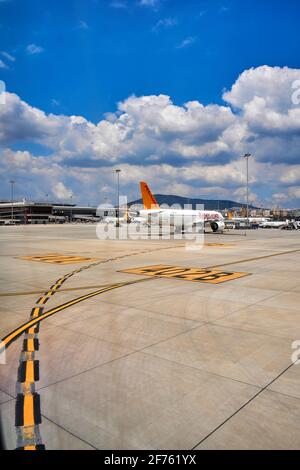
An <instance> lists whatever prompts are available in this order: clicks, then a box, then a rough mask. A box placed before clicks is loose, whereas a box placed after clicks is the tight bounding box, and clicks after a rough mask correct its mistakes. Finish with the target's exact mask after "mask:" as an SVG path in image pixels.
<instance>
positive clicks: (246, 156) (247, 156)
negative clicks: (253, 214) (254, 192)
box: [244, 153, 252, 228]
mask: <svg viewBox="0 0 300 470" xmlns="http://www.w3.org/2000/svg"><path fill="white" fill-rule="evenodd" d="M250 157H252V155H251V153H246V154H245V155H244V158H246V162H247V164H246V167H247V228H249V158H250Z"/></svg>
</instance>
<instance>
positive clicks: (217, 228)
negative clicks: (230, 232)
mask: <svg viewBox="0 0 300 470" xmlns="http://www.w3.org/2000/svg"><path fill="white" fill-rule="evenodd" d="M210 226H211V229H212V231H213V232H223V230H224V228H225V224H224V222H223V221H222V220H218V221H214V222H211V224H210Z"/></svg>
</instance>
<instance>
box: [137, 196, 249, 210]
mask: <svg viewBox="0 0 300 470" xmlns="http://www.w3.org/2000/svg"><path fill="white" fill-rule="evenodd" d="M154 197H155V199H156V200H157V202H158V204H160V205H161V204H167V205H168V206H172V205H173V204H179V205H180V206H181V207H183V206H184V205H185V204H190V205H191V206H192V208H193V209H196V205H197V204H203V205H204V209H206V210H225V209H233V208H241V207H246V204H245V203H244V204H243V203H240V202H236V201H232V200H230V199H220V200H218V199H202V198H188V197H184V196H176V195H171V194H170V195H167V194H154ZM135 204H142V199H136V200H134V201H132V202H130V203H129V206H133V205H135ZM249 209H258V207H255V206H252V205H251V204H249Z"/></svg>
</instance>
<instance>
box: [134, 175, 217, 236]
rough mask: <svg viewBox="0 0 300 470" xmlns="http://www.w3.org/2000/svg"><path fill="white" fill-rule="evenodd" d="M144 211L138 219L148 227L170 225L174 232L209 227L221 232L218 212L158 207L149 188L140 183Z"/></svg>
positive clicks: (142, 182)
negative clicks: (143, 221)
mask: <svg viewBox="0 0 300 470" xmlns="http://www.w3.org/2000/svg"><path fill="white" fill-rule="evenodd" d="M140 188H141V193H142V199H143V205H144V209H142V210H140V211H139V214H138V216H139V218H141V219H144V220H145V221H146V222H147V224H148V225H161V226H162V225H164V224H170V225H171V226H172V227H174V229H175V231H176V232H178V231H183V230H184V229H186V228H191V227H198V228H199V229H203V228H204V227H205V226H207V225H210V227H211V229H212V230H213V232H218V231H221V232H222V231H223V230H224V228H225V223H224V218H223V216H222V214H221V213H220V212H217V211H206V210H192V209H172V208H170V209H164V208H161V207H160V206H159V204H158V203H157V201H156V199H155V197H154V196H153V194H152V192H151V191H150V188H149V186H148V185H147V183H145V182H144V181H141V182H140Z"/></svg>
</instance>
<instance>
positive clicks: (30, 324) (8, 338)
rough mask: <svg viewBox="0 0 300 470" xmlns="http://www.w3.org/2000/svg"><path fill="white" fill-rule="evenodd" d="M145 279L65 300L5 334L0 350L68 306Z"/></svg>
mask: <svg viewBox="0 0 300 470" xmlns="http://www.w3.org/2000/svg"><path fill="white" fill-rule="evenodd" d="M144 281H149V278H144V279H137V280H135V281H129V282H119V283H116V284H112V285H110V286H108V287H104V288H103V289H100V290H97V291H95V292H90V293H89V294H85V295H82V296H81V297H77V298H76V299H73V300H70V301H69V302H65V303H64V304H62V305H59V306H58V307H54V308H52V309H51V310H48V312H45V313H43V314H42V315H40V316H39V317H37V318H33V319H32V320H29V321H28V322H26V323H23V325H21V326H20V327H18V328H17V329H15V330H14V331H12V332H11V333H9V334H8V335H7V336H5V337H4V338H3V339H2V340H1V341H0V350H1V349H3V348H7V347H8V346H9V345H10V344H11V343H12V342H13V341H14V340H16V339H17V338H18V337H19V336H20V335H21V334H22V333H24V331H26V330H28V329H29V331H30V330H32V331H33V332H34V328H33V327H34V326H35V325H36V324H37V323H40V322H41V321H43V320H45V319H46V318H48V317H50V316H51V315H54V314H55V313H57V312H60V311H61V310H65V309H66V308H68V307H71V306H72V305H76V304H78V303H79V302H83V301H84V300H87V299H90V298H91V297H95V296H96V295H99V294H103V293H104V292H108V291H110V290H113V289H118V288H119V287H123V286H129V285H131V284H137V283H140V282H144Z"/></svg>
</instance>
